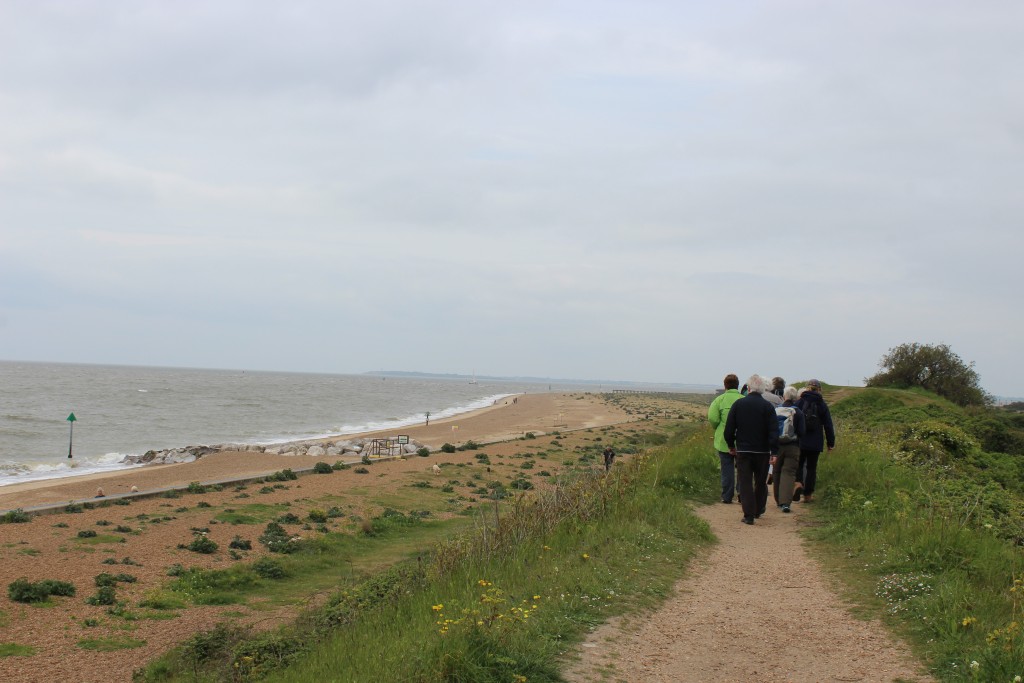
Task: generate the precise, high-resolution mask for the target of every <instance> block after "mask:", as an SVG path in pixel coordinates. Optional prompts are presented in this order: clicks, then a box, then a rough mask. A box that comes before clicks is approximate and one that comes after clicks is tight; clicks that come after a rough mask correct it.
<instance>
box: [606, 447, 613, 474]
mask: <svg viewBox="0 0 1024 683" xmlns="http://www.w3.org/2000/svg"><path fill="white" fill-rule="evenodd" d="M603 455H604V471H605V472H607V471H608V470H610V469H611V468H612V463H613V462H615V451H613V450H612V447H611V446H605V448H604V454H603Z"/></svg>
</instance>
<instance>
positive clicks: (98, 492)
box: [96, 486, 107, 498]
mask: <svg viewBox="0 0 1024 683" xmlns="http://www.w3.org/2000/svg"><path fill="white" fill-rule="evenodd" d="M106 495H107V494H106V493H104V492H103V487H102V486H101V487H100V488H98V489H96V497H97V498H104V497H105V496H106Z"/></svg>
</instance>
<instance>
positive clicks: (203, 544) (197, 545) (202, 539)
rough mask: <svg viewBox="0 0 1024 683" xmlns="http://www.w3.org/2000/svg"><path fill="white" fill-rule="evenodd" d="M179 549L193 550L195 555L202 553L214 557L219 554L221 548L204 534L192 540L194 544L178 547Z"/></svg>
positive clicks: (197, 535)
mask: <svg viewBox="0 0 1024 683" xmlns="http://www.w3.org/2000/svg"><path fill="white" fill-rule="evenodd" d="M178 547H179V548H185V549H186V550H191V551H192V552H194V553H202V554H203V555H212V554H213V553H215V552H217V548H218V547H219V546H218V545H217V543H216V542H215V541H214V540H213V539H211V538H209V537H208V536H206V535H204V534H196V535H195V536H194V537H193V538H192V542H191V543H189V544H188V545H182V546H178Z"/></svg>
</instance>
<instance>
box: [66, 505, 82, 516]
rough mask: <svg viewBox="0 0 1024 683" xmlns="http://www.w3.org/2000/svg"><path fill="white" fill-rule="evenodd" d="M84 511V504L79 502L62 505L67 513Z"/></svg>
mask: <svg viewBox="0 0 1024 683" xmlns="http://www.w3.org/2000/svg"><path fill="white" fill-rule="evenodd" d="M84 511H85V506H84V505H82V504H81V503H68V504H67V505H65V506H64V512H67V513H68V514H78V513H80V512H84Z"/></svg>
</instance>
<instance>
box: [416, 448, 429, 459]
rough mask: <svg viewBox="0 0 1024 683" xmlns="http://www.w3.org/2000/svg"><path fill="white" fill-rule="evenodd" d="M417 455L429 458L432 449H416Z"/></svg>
mask: <svg viewBox="0 0 1024 683" xmlns="http://www.w3.org/2000/svg"><path fill="white" fill-rule="evenodd" d="M416 455H418V456H420V457H421V458H426V457H427V456H429V455H430V449H429V448H427V447H426V446H422V447H421V448H417V449H416Z"/></svg>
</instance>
